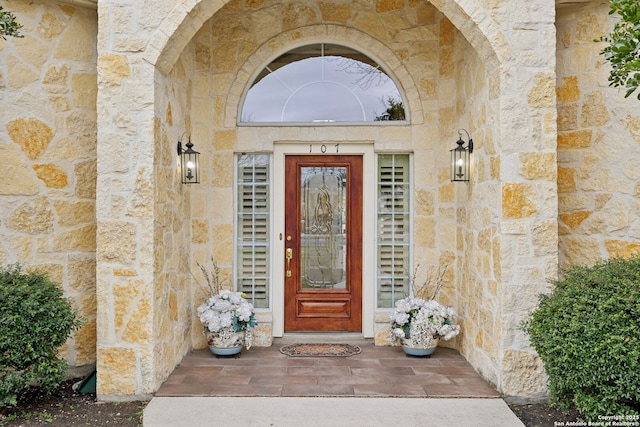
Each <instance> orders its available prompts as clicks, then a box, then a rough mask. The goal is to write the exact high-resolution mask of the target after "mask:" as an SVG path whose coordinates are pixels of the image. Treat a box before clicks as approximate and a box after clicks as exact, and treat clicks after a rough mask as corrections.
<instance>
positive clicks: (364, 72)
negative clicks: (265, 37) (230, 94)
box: [240, 43, 405, 123]
mask: <svg viewBox="0 0 640 427" xmlns="http://www.w3.org/2000/svg"><path fill="white" fill-rule="evenodd" d="M381 120H405V110H404V103H403V101H402V97H401V95H400V91H399V90H398V87H397V86H396V84H395V83H394V81H393V80H392V79H391V78H390V77H389V76H388V75H387V74H386V73H385V72H384V71H383V70H382V68H381V67H380V66H379V64H377V63H376V62H375V61H373V60H372V59H371V58H369V57H368V56H366V55H364V54H362V53H360V52H357V51H355V50H353V49H350V48H348V47H345V46H340V45H335V44H325V43H320V44H313V45H307V46H302V47H299V48H296V49H293V50H291V51H289V52H287V53H285V54H283V55H281V56H279V57H278V58H276V59H275V60H274V61H272V62H271V63H270V64H269V65H267V66H266V67H265V68H264V69H263V70H262V71H261V72H260V74H258V76H257V78H256V79H255V81H254V82H253V84H252V86H251V88H250V89H249V91H248V92H247V95H246V98H245V100H244V104H243V106H242V113H241V120H240V121H241V122H242V123H255V122H259V123H265V122H266V123H287V122H289V123H300V122H307V123H323V122H325V123H326V122H372V121H381Z"/></svg>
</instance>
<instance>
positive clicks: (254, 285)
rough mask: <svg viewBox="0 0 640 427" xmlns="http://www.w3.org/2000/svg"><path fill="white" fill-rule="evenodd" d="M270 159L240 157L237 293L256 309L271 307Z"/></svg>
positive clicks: (266, 157) (250, 156)
mask: <svg viewBox="0 0 640 427" xmlns="http://www.w3.org/2000/svg"><path fill="white" fill-rule="evenodd" d="M269 186H270V178H269V156H268V155H266V154H243V155H241V156H238V171H237V193H236V197H237V204H236V206H237V207H238V209H237V217H236V218H237V223H236V230H237V231H236V268H237V270H236V289H237V290H238V291H240V292H244V293H245V294H246V295H247V299H248V300H249V301H250V302H251V303H252V304H253V305H254V307H256V308H268V307H269V225H270V217H269V211H270V207H269V203H270V201H269V199H270V194H269V193H270V188H269Z"/></svg>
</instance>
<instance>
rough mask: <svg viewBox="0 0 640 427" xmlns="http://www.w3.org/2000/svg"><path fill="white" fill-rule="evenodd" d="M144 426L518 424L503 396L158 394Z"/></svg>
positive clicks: (513, 426) (498, 426) (455, 426)
mask: <svg viewBox="0 0 640 427" xmlns="http://www.w3.org/2000/svg"><path fill="white" fill-rule="evenodd" d="M143 420H144V421H143V426H144V427H181V426H185V427H187V426H188V427H199V426H202V427H205V426H206V427H211V426H228V427H233V426H242V427H245V426H247V427H248V426H267V427H287V426H292V427H293V426H295V427H314V426H331V427H339V426H345V427H347V426H348V427H358V426H362V427H376V426H385V427H409V426H421V427H422V426H438V427H448V426H451V427H465V426H469V427H485V426H486V427H519V426H524V424H522V422H521V421H520V420H519V419H518V418H517V417H516V416H515V415H514V413H513V412H511V410H510V409H509V407H508V406H507V404H506V403H505V402H504V401H503V400H502V399H495V398H493V399H469V398H453V399H452V398H442V399H436V398H415V397H414V398H379V397H360V398H358V397H326V398H324V397H154V398H153V399H152V400H151V402H150V403H149V404H148V405H147V407H146V408H145V410H144V417H143Z"/></svg>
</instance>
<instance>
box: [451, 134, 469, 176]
mask: <svg viewBox="0 0 640 427" xmlns="http://www.w3.org/2000/svg"><path fill="white" fill-rule="evenodd" d="M462 132H464V133H466V134H467V146H466V147H464V144H465V142H464V140H463V139H462ZM456 144H458V146H457V147H456V148H454V149H452V150H450V152H451V181H469V179H470V176H471V172H470V171H471V167H470V165H471V153H473V139H471V137H470V136H469V132H467V131H466V129H460V130H459V131H458V141H456Z"/></svg>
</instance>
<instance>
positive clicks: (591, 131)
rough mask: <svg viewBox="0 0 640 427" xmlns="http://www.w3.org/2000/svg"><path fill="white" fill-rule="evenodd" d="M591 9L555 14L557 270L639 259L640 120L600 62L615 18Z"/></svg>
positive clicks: (603, 9)
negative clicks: (636, 256)
mask: <svg viewBox="0 0 640 427" xmlns="http://www.w3.org/2000/svg"><path fill="white" fill-rule="evenodd" d="M608 11H609V8H608V5H607V4H603V3H602V2H598V1H595V0H594V1H591V2H589V3H588V4H586V5H584V6H582V7H579V8H560V9H559V10H558V18H557V22H558V42H557V47H558V52H557V62H558V67H557V69H558V73H557V74H558V75H557V94H558V193H559V196H558V197H559V211H560V212H559V230H560V263H561V265H562V266H570V265H575V264H592V263H594V262H596V261H598V260H600V259H603V258H609V257H616V256H622V257H627V256H629V255H631V254H634V253H636V254H637V253H638V252H639V251H640V243H638V239H640V169H638V167H637V166H638V164H640V145H639V144H640V116H638V113H637V109H638V100H637V99H636V98H635V96H631V97H630V98H628V99H625V98H624V93H625V90H624V89H623V88H622V89H617V88H612V87H609V86H608V83H607V77H608V75H609V69H610V68H609V65H608V64H607V63H605V62H604V59H603V57H602V56H601V55H599V52H600V50H601V49H602V48H603V47H604V43H594V39H597V38H599V37H600V36H601V35H603V34H605V33H606V32H608V31H609V30H610V29H611V28H612V26H613V18H610V17H608V15H607V13H608Z"/></svg>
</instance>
